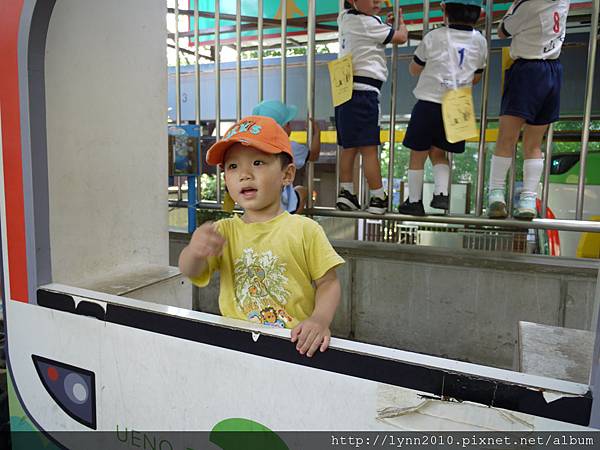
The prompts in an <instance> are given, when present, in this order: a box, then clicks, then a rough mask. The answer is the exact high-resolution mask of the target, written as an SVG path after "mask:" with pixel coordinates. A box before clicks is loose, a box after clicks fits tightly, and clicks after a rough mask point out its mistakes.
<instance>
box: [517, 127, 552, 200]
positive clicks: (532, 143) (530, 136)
mask: <svg viewBox="0 0 600 450" xmlns="http://www.w3.org/2000/svg"><path fill="white" fill-rule="evenodd" d="M547 129H548V125H529V124H527V125H525V130H524V131H523V156H524V157H525V161H524V163H523V191H524V192H537V187H538V184H539V183H540V179H541V177H542V172H543V170H544V159H543V158H542V142H543V140H544V134H546V130H547Z"/></svg>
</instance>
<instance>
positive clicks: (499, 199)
mask: <svg viewBox="0 0 600 450" xmlns="http://www.w3.org/2000/svg"><path fill="white" fill-rule="evenodd" d="M524 123H525V119H523V118H521V117H516V116H509V115H502V116H500V124H499V130H498V140H497V141H496V151H495V152H494V155H492V164H491V168H490V181H489V200H488V216H490V217H491V218H495V219H504V218H505V217H507V216H508V211H507V209H506V201H505V199H504V189H505V187H506V174H507V173H508V170H509V169H510V166H511V164H512V157H513V154H514V152H515V150H516V146H517V142H518V141H519V134H520V133H521V127H522V126H523V124H524Z"/></svg>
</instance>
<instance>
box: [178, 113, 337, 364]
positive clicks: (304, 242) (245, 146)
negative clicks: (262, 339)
mask: <svg viewBox="0 0 600 450" xmlns="http://www.w3.org/2000/svg"><path fill="white" fill-rule="evenodd" d="M206 161H207V162H208V163H209V164H212V165H221V166H222V167H223V169H224V175H225V184H226V186H227V190H228V192H229V194H230V195H231V197H232V198H233V200H235V201H236V203H238V204H239V205H240V206H241V207H242V208H244V214H243V216H242V217H239V216H235V217H234V218H232V219H224V220H220V221H218V222H216V223H205V224H203V225H202V226H200V227H199V228H198V229H196V231H195V232H194V234H193V235H192V238H191V240H190V243H189V245H188V246H187V247H186V248H184V249H183V251H182V252H181V255H180V256H179V267H180V269H181V271H182V272H183V273H184V274H185V275H187V276H188V277H190V279H191V281H192V282H193V283H194V284H196V285H197V286H201V287H202V286H206V285H207V284H208V282H209V281H210V277H211V274H212V273H213V272H214V271H215V270H219V271H220V272H221V284H220V293H219V308H220V310H221V314H223V315H224V316H226V317H232V318H236V319H243V320H250V321H254V322H258V323H262V324H264V325H267V326H274V327H282V328H283V327H286V328H293V329H292V335H291V336H292V342H297V344H296V348H297V349H298V351H299V352H300V353H301V354H306V355H307V356H312V355H313V354H314V353H315V351H316V350H317V349H320V350H321V351H325V349H326V348H327V346H328V345H329V339H330V336H331V333H330V331H329V326H330V324H331V321H332V320H333V316H334V314H335V310H336V308H337V306H338V304H339V301H340V292H341V288H340V283H339V281H338V279H337V276H336V273H335V269H336V267H337V266H339V265H340V264H343V262H344V260H343V259H342V258H341V257H340V256H339V255H338V254H337V253H336V252H335V251H334V250H333V247H332V246H331V244H330V243H329V241H328V240H327V237H326V236H325V233H324V232H323V229H322V228H321V227H320V226H319V225H318V224H317V223H316V222H314V221H313V220H311V219H309V218H307V217H304V216H299V215H290V214H289V213H288V212H287V211H283V209H282V208H281V200H280V195H281V189H282V188H283V187H284V186H285V185H286V184H289V183H291V181H292V180H293V179H294V173H295V168H294V164H293V163H292V149H291V146H290V141H289V139H288V137H287V135H286V133H285V131H283V129H282V128H281V127H280V126H279V125H277V123H276V122H275V121H274V120H273V119H271V118H269V117H261V116H248V117H246V118H244V119H242V120H241V121H240V122H239V123H237V124H235V125H234V126H233V127H231V128H230V129H229V131H227V133H226V134H225V137H224V138H223V140H221V141H219V142H217V143H216V144H214V145H213V146H212V147H211V148H210V149H209V151H208V153H207V155H206ZM313 283H314V285H315V287H313Z"/></svg>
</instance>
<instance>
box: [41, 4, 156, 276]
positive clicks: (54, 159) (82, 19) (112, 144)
mask: <svg viewBox="0 0 600 450" xmlns="http://www.w3.org/2000/svg"><path fill="white" fill-rule="evenodd" d="M165 14H166V4H165V1H164V0H130V1H126V2H124V1H121V0H103V1H101V2H98V1H95V0H62V1H59V2H56V6H55V7H54V11H53V13H52V18H51V21H50V27H49V30H48V41H47V47H46V97H47V103H46V110H47V129H48V172H49V173H48V181H49V201H50V218H49V220H50V235H51V249H52V278H53V281H55V282H61V283H66V284H73V285H81V283H82V280H87V279H89V278H91V277H96V276H98V274H102V273H104V272H108V271H112V270H115V269H117V268H119V267H124V268H126V267H129V266H131V265H135V264H159V265H166V264H167V257H168V238H167V233H168V222H167V210H166V208H165V206H164V205H166V202H167V190H166V187H167V152H166V151H165V149H166V148H167V129H166V127H165V119H166V117H167V105H166V103H167V71H166V54H165V36H166V34H165Z"/></svg>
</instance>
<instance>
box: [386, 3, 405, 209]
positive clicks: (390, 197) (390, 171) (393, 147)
mask: <svg viewBox="0 0 600 450" xmlns="http://www.w3.org/2000/svg"><path fill="white" fill-rule="evenodd" d="M399 12H400V0H396V1H395V2H394V18H395V20H394V28H395V29H396V30H397V29H398V25H399V22H400V21H399V20H398V16H399ZM397 79H398V44H394V45H393V47H392V92H391V95H392V102H391V105H390V149H389V150H390V154H389V159H388V187H387V196H388V204H387V210H388V211H392V208H393V206H394V163H395V160H396V100H397V99H396V97H397V94H398V86H397V84H398V83H397ZM400 203H402V202H400Z"/></svg>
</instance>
